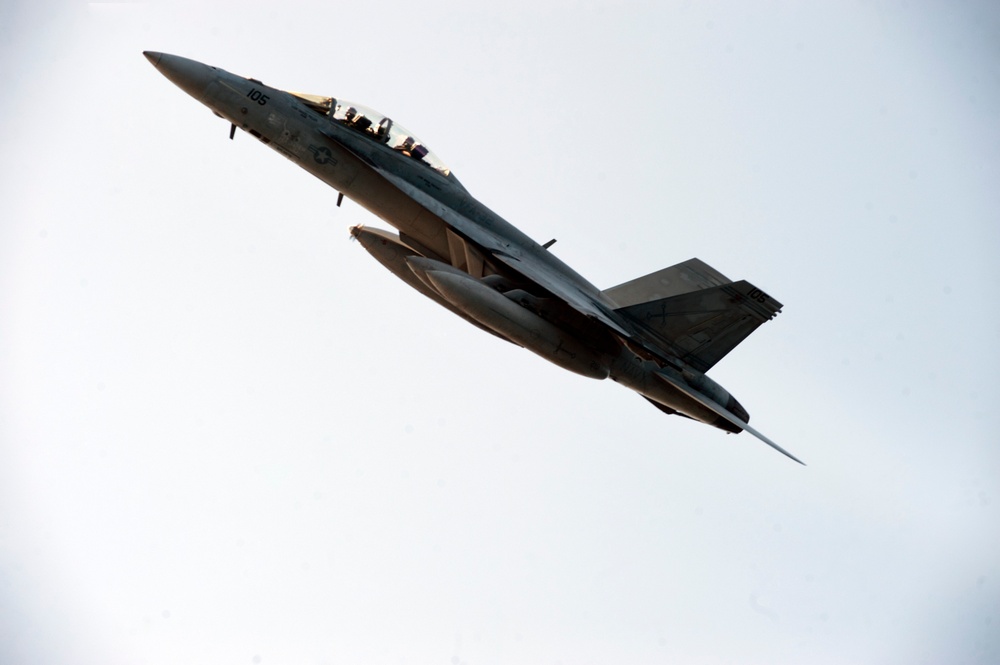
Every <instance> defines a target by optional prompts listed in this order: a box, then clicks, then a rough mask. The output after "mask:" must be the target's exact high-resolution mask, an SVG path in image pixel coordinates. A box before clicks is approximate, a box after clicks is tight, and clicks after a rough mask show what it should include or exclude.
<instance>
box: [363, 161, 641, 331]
mask: <svg viewBox="0 0 1000 665" xmlns="http://www.w3.org/2000/svg"><path fill="white" fill-rule="evenodd" d="M369 163H370V162H369ZM372 167H373V168H375V169H376V170H377V171H378V172H379V174H380V175H381V176H382V177H384V178H385V179H386V180H388V181H389V182H390V183H392V184H393V185H395V186H396V187H397V188H398V189H399V190H401V191H402V192H403V193H404V194H406V195H407V196H409V197H410V198H411V199H413V200H414V201H416V202H417V203H419V204H420V205H421V206H423V207H424V208H426V209H427V210H429V211H431V212H432V213H434V214H435V215H437V216H438V217H440V218H441V219H442V220H444V223H445V224H447V225H448V227H449V228H451V229H452V230H453V231H455V232H457V233H459V234H460V235H462V236H463V237H465V238H467V239H469V240H471V241H472V242H473V243H474V244H476V245H477V246H478V248H479V249H480V250H481V251H483V252H484V253H488V254H490V255H492V256H493V257H494V258H495V259H497V260H498V261H499V262H501V263H503V264H504V265H506V266H507V267H508V268H510V269H511V270H513V271H514V272H516V273H518V274H519V275H521V276H523V277H525V278H526V279H528V280H530V281H532V282H534V283H535V284H537V285H539V286H541V287H542V288H543V289H545V290H546V291H548V292H550V293H552V294H553V295H554V296H556V297H557V298H559V299H561V300H563V301H564V302H565V303H566V304H567V305H569V306H570V307H572V308H573V309H575V310H576V311H578V312H580V313H581V314H584V315H585V316H589V317H591V318H594V319H597V320H598V321H600V322H601V323H603V324H605V325H606V326H608V327H609V328H611V329H612V330H614V331H615V332H617V333H618V334H620V335H624V336H625V337H632V333H631V332H629V331H628V330H626V329H625V328H624V327H623V326H622V325H621V324H620V323H618V322H617V321H616V320H615V318H614V316H613V315H612V314H611V313H610V312H609V310H608V309H607V308H605V307H603V306H602V305H601V303H599V302H598V301H597V300H596V299H595V298H593V297H592V296H590V295H588V294H586V293H584V292H583V291H581V290H580V289H578V288H577V287H576V285H575V284H574V283H573V282H572V281H571V280H570V279H567V277H566V276H565V275H562V274H560V273H559V272H558V271H557V270H556V269H554V268H553V267H552V266H549V265H546V264H545V263H542V262H541V261H537V260H534V259H533V258H532V257H531V256H530V255H527V256H523V257H516V256H513V255H512V254H510V253H509V249H508V243H507V241H506V239H505V238H503V237H502V236H500V235H499V234H497V233H495V232H493V231H491V230H490V229H488V228H486V227H484V226H483V225H482V224H479V223H477V222H475V221H473V220H471V219H469V218H468V217H465V216H464V215H462V214H460V213H458V212H456V211H455V210H453V209H451V208H449V207H448V206H446V205H444V204H443V203H441V202H440V201H438V200H437V199H435V198H434V197H433V196H431V195H430V194H427V193H426V192H424V191H422V190H421V189H419V188H418V187H415V186H413V185H412V184H410V183H409V182H407V181H406V180H404V179H403V178H400V177H399V176H397V175H395V174H393V173H389V172H388V171H386V170H384V169H381V168H379V167H378V166H377V165H374V164H372Z"/></svg>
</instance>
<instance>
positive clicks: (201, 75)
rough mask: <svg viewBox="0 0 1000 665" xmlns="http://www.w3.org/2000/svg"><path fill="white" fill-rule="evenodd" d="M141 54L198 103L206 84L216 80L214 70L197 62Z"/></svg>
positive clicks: (157, 53)
mask: <svg viewBox="0 0 1000 665" xmlns="http://www.w3.org/2000/svg"><path fill="white" fill-rule="evenodd" d="M142 54H143V55H144V56H146V59H147V60H149V62H150V64H152V65H153V66H154V67H156V69H157V70H158V71H159V72H160V73H161V74H163V75H164V76H166V77H167V78H168V79H170V80H171V81H172V82H173V83H174V85H176V86H177V87H178V88H180V89H181V90H183V91H184V92H186V93H187V94H189V95H191V96H192V97H194V98H195V99H197V100H198V101H201V100H202V97H203V96H204V94H205V88H206V87H208V84H209V83H211V82H212V81H214V80H215V79H216V73H215V70H214V69H213V68H212V67H209V66H208V65H205V64H202V63H200V62H198V61H197V60H191V59H189V58H182V57H180V56H179V55H170V54H169V53H159V52H158V51H143V52H142Z"/></svg>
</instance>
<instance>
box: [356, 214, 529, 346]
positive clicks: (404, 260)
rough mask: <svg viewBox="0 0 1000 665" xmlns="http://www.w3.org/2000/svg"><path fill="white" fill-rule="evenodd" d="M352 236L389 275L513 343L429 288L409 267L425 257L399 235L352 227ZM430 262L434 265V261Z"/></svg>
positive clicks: (472, 322)
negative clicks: (415, 259) (417, 259)
mask: <svg viewBox="0 0 1000 665" xmlns="http://www.w3.org/2000/svg"><path fill="white" fill-rule="evenodd" d="M351 236H352V237H354V238H355V239H356V240H357V241H358V242H359V243H360V244H361V246H362V247H364V248H365V250H367V251H368V253H369V254H371V255H372V256H373V257H374V258H375V260H376V261H378V262H379V263H381V264H382V265H383V266H385V267H386V269H388V270H389V272H391V273H392V274H393V275H395V276H396V277H398V278H400V279H401V280H403V281H404V282H406V283H407V284H409V285H410V286H411V287H413V288H414V289H416V290H417V291H419V292H420V293H421V294H423V295H424V296H426V297H428V298H430V299H431V300H433V301H434V302H436V303H437V304H439V305H441V306H442V307H444V308H445V309H447V310H448V311H450V312H452V313H454V314H457V315H458V316H460V317H462V318H463V319H465V320H466V321H468V322H469V323H471V324H472V325H474V326H476V327H477V328H479V329H481V330H485V331H486V332H488V333H490V334H491V335H496V336H497V337H499V338H500V339H502V340H504V341H505V342H509V341H510V340H509V339H507V338H506V337H504V336H503V335H501V334H499V333H497V332H496V331H495V330H493V329H491V328H489V327H487V326H484V325H482V324H481V323H479V322H478V321H476V320H475V319H473V318H471V317H470V316H468V315H467V314H465V313H464V312H462V311H461V310H460V309H459V308H457V307H455V306H454V305H452V304H451V303H450V302H448V301H447V300H446V299H444V298H442V297H441V295H440V294H439V293H437V292H436V291H434V289H433V288H431V287H430V286H428V284H427V283H426V282H425V281H424V280H422V279H420V277H419V276H418V274H417V273H416V272H414V270H413V269H412V268H411V267H410V266H409V264H408V260H410V259H413V258H424V257H423V255H422V254H421V253H420V252H418V251H417V250H415V249H414V248H412V247H410V246H409V245H408V244H407V243H406V242H404V241H403V240H402V239H401V238H400V237H399V236H397V235H396V234H395V233H390V232H389V231H383V230H382V229H375V228H367V227H363V226H352V227H351ZM425 251H426V250H425ZM426 260H429V261H430V260H433V259H426ZM435 263H438V264H440V262H438V261H435ZM441 265H443V264H441Z"/></svg>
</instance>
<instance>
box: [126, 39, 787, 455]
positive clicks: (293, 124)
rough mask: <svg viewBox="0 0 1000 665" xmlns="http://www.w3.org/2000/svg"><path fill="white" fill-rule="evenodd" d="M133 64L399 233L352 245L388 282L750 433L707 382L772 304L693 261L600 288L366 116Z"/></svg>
mask: <svg viewBox="0 0 1000 665" xmlns="http://www.w3.org/2000/svg"><path fill="white" fill-rule="evenodd" d="M144 55H145V56H146V58H147V59H148V60H149V61H150V62H151V63H152V64H153V66H154V67H156V69H158V70H159V71H160V73H161V74H163V75H164V76H166V77H167V78H168V79H170V81H172V82H173V83H174V84H176V85H177V86H178V87H179V88H181V89H182V90H183V91H184V92H186V93H188V94H189V95H191V96H192V97H194V98H195V99H196V100H198V101H199V102H201V103H202V104H204V105H205V106H207V107H208V108H209V109H211V110H212V112H213V113H215V115H217V116H219V117H220V118H223V119H224V120H226V121H227V122H228V123H230V130H229V138H230V139H232V138H233V136H234V135H235V132H236V129H237V128H239V129H241V130H243V131H245V132H249V133H250V134H251V135H252V136H253V137H255V138H256V139H258V140H259V141H260V142H261V143H263V144H264V145H267V146H268V147H270V148H273V149H274V150H276V151H278V152H279V153H281V154H282V155H284V156H285V157H287V158H288V159H290V160H291V161H293V162H295V163H296V164H298V165H299V166H300V167H302V168H303V169H305V170H306V171H308V172H309V173H311V174H313V175H314V176H316V177H317V178H319V179H320V180H322V181H323V182H325V183H326V184H328V185H330V186H331V187H333V188H334V189H336V190H337V191H338V192H339V196H338V198H337V205H338V206H339V205H340V204H341V202H342V201H343V198H344V196H347V197H348V198H350V199H351V200H352V201H354V202H356V203H358V204H359V205H361V206H362V207H364V208H365V209H367V210H368V211H370V212H371V213H373V214H374V215H375V216H376V217H379V218H381V219H382V220H384V221H385V222H386V223H388V224H389V225H390V226H392V227H394V228H395V229H396V230H397V231H398V233H392V232H389V231H384V230H381V229H377V228H368V227H363V226H355V227H353V228H351V229H350V233H351V235H352V236H353V237H354V238H356V239H357V240H358V241H360V245H361V246H362V247H364V248H365V249H366V250H367V251H368V252H369V253H370V254H371V255H372V256H373V257H374V258H375V259H376V260H377V261H378V262H379V263H381V264H382V265H383V266H385V267H386V268H387V269H388V270H389V271H391V272H392V273H393V274H394V275H396V276H397V277H399V278H400V279H402V280H403V281H404V282H406V283H407V284H409V285H410V286H412V287H413V288H414V289H416V290H417V291H419V292H420V293H422V294H423V295H425V296H427V297H428V298H430V299H431V300H433V301H434V302H436V303H438V304H439V305H441V306H443V307H445V308H447V309H448V310H450V311H452V312H454V313H455V314H457V315H458V316H460V317H462V318H463V319H465V320H466V321H468V322H470V323H472V324H473V325H475V326H477V327H479V328H481V329H483V330H485V331H486V332H489V333H491V334H493V335H495V336H497V337H499V338H500V339H503V340H505V341H507V342H510V343H512V344H516V345H518V346H521V347H523V348H525V349H527V350H529V351H532V352H533V353H536V354H538V355H539V356H541V357H542V358H545V359H546V360H548V361H550V362H552V363H555V364H556V365H558V366H560V367H562V368H564V369H568V370H569V371H571V372H576V373H577V374H580V375H582V376H586V377H590V378H593V379H607V378H611V380H613V381H616V382H618V383H620V384H622V385H624V386H626V387H627V388H630V389H632V390H634V391H635V392H637V393H639V394H640V395H642V396H643V397H644V398H645V399H646V400H648V401H649V402H650V403H652V404H653V405H654V406H655V407H656V408H658V409H660V410H661V411H663V412H664V413H667V414H676V415H678V416H683V417H686V418H691V419H693V420H696V421H699V422H702V423H705V424H708V425H711V426H713V427H717V428H719V429H721V430H724V431H725V432H730V433H739V432H741V431H747V432H750V433H751V434H753V435H754V436H756V437H757V438H759V439H760V440H761V441H764V442H765V443H767V444H768V445H769V446H771V447H772V448H774V449H776V450H778V451H780V452H781V453H783V454H785V455H787V456H788V457H790V458H791V459H793V460H795V461H796V462H799V463H800V464H802V462H801V460H799V459H797V458H796V457H795V456H793V455H792V454H791V453H789V452H788V451H786V450H784V449H783V448H781V447H780V446H778V444H776V443H774V442H773V441H771V440H770V439H769V438H767V437H766V436H764V435H763V434H761V433H760V432H758V431H757V430H755V429H754V428H752V427H751V426H750V425H749V424H748V421H749V419H750V417H749V415H748V414H747V411H746V409H744V408H743V407H742V406H741V405H740V403H739V402H738V401H736V398H735V397H733V396H732V395H730V394H729V392H727V391H726V390H725V389H724V388H723V387H722V386H720V385H719V384H718V383H716V382H715V381H713V380H712V379H710V378H709V377H708V376H707V375H706V372H707V371H708V370H709V369H711V368H712V367H713V366H714V365H715V364H716V363H717V362H719V360H721V359H722V358H723V357H724V356H725V355H726V354H727V353H729V352H730V351H731V350H732V349H733V348H734V347H736V346H737V345H738V344H739V343H740V342H742V341H743V340H744V339H745V338H746V337H747V335H749V334H750V333H751V332H753V331H754V330H755V329H756V328H757V327H758V326H760V325H761V324H762V323H764V322H765V321H768V320H770V319H772V318H774V316H775V315H777V313H778V312H779V311H780V310H781V303H779V302H778V301H777V300H775V299H774V298H773V297H771V296H770V295H768V294H767V293H765V292H764V291H762V290H761V289H759V288H757V287H755V286H754V285H753V284H750V283H749V282H746V281H743V280H740V281H735V282H734V281H732V280H730V279H728V278H726V277H725V276H723V275H722V273H720V272H718V271H717V270H715V269H714V268H712V267H710V266H708V265H707V264H705V263H703V262H702V261H699V260H698V259H690V260H688V261H684V262H683V263H679V264H677V265H674V266H671V267H669V268H664V269H662V270H659V271H657V272H654V273H651V274H649V275H645V276H643V277H639V278H637V279H633V280H631V281H628V282H625V283H624V284H620V285H618V286H615V287H612V288H610V289H605V290H601V289H599V288H597V287H596V286H594V285H593V284H591V283H590V282H588V281H587V280H586V279H584V278H583V277H581V276H580V275H579V274H577V273H576V272H575V271H574V270H573V269H572V268H570V267H569V266H568V265H566V264H565V263H563V262H562V261H560V260H559V259H558V258H557V257H556V256H555V255H554V254H553V253H552V252H551V251H549V247H550V246H551V245H552V243H553V242H555V241H554V240H551V241H549V242H546V243H545V244H538V243H537V242H535V241H534V240H532V239H531V238H529V237H528V236H527V235H525V234H524V233H522V232H521V231H520V230H518V229H517V228H515V227H514V226H512V225H511V224H509V223H508V222H507V221H505V220H504V219H503V218H501V217H500V216H499V215H497V214H496V213H494V212H493V211H492V210H490V209H489V208H487V207H486V206H485V205H483V204H482V203H480V202H479V201H477V200H476V199H475V198H474V197H473V196H472V195H471V194H470V193H469V192H468V190H466V189H465V187H463V186H462V183H460V182H459V180H458V178H456V177H455V174H454V173H452V172H451V170H450V169H449V168H448V167H447V166H445V163H444V162H443V161H441V159H440V158H439V157H438V156H437V155H436V154H434V152H432V151H431V150H430V148H429V147H428V146H427V145H426V144H425V143H424V142H423V141H421V140H420V139H418V138H417V137H416V135H415V134H413V133H412V132H411V131H409V130H408V129H406V128H404V127H403V126H402V125H400V124H399V123H397V122H395V121H394V120H392V119H390V118H389V117H387V116H385V115H382V114H381V113H378V112H376V111H374V110H372V109H370V108H367V107H365V106H362V105H361V104H355V103H354V102H349V101H347V100H344V99H340V98H335V97H328V96H325V95H315V94H306V93H301V92H291V91H287V90H281V89H278V88H273V87H271V86H269V85H265V84H264V83H262V82H261V81H259V80H257V79H254V78H245V77H242V76H238V75H235V74H230V73H229V72H227V71H224V70H222V69H220V68H218V67H212V66H209V65H205V64H202V63H200V62H196V61H194V60H189V59H188V58H182V57H179V56H176V55H168V54H166V53H157V52H153V51H146V52H145V53H144Z"/></svg>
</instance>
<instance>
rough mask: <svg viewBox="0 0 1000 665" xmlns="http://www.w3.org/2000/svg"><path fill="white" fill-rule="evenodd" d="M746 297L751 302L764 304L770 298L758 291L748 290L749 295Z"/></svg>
mask: <svg viewBox="0 0 1000 665" xmlns="http://www.w3.org/2000/svg"><path fill="white" fill-rule="evenodd" d="M748 295H749V296H750V299H751V300H756V301H757V302H766V301H767V299H768V298H769V297H770V296H768V295H767V294H766V293H764V292H763V291H761V290H760V289H750V293H749V294H748Z"/></svg>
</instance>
